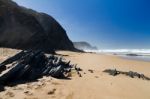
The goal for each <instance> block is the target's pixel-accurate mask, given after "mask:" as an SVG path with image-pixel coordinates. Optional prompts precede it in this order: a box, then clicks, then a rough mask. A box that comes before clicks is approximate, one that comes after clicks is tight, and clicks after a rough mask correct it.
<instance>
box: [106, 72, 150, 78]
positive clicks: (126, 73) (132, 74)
mask: <svg viewBox="0 0 150 99" xmlns="http://www.w3.org/2000/svg"><path fill="white" fill-rule="evenodd" d="M103 72H106V73H109V74H110V75H112V76H116V75H118V74H122V75H126V76H129V77H131V78H135V77H136V78H139V79H143V80H150V78H149V77H147V76H145V75H144V74H140V73H137V72H133V71H129V72H123V71H117V70H116V69H115V70H113V69H106V70H104V71H103Z"/></svg>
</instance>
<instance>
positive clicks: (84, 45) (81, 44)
mask: <svg viewBox="0 0 150 99" xmlns="http://www.w3.org/2000/svg"><path fill="white" fill-rule="evenodd" d="M73 44H74V47H75V48H77V49H79V50H98V48H97V47H95V46H92V45H90V44H89V43H87V42H73Z"/></svg>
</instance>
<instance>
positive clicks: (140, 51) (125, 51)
mask: <svg viewBox="0 0 150 99" xmlns="http://www.w3.org/2000/svg"><path fill="white" fill-rule="evenodd" d="M85 51H86V52H96V53H117V54H130V53H134V54H144V55H145V54H146V55H150V49H102V50H85Z"/></svg>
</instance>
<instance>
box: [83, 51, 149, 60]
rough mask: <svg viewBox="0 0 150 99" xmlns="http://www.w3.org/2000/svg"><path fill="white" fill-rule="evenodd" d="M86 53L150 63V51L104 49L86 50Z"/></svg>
mask: <svg viewBox="0 0 150 99" xmlns="http://www.w3.org/2000/svg"><path fill="white" fill-rule="evenodd" d="M85 51H86V52H95V53H105V54H113V55H117V56H119V57H121V58H125V59H133V60H141V61H147V62H150V49H102V50H85Z"/></svg>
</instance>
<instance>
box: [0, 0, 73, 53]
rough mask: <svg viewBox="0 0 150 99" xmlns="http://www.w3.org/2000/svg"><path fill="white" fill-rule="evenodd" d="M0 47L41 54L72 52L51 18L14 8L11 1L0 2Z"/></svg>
mask: <svg viewBox="0 0 150 99" xmlns="http://www.w3.org/2000/svg"><path fill="white" fill-rule="evenodd" d="M0 47H9V48H17V49H40V50H43V51H45V52H52V51H54V50H72V51H75V50H76V49H75V48H74V46H73V43H72V42H71V41H70V40H69V38H68V36H67V34H66V31H65V30H64V29H63V28H62V27H61V25H60V24H59V23H58V22H57V21H56V20H55V19H54V18H52V17H51V16H49V15H47V14H45V13H39V12H36V11H34V10H31V9H27V8H24V7H21V6H18V5H17V4H16V3H15V2H13V1H11V0H0Z"/></svg>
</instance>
